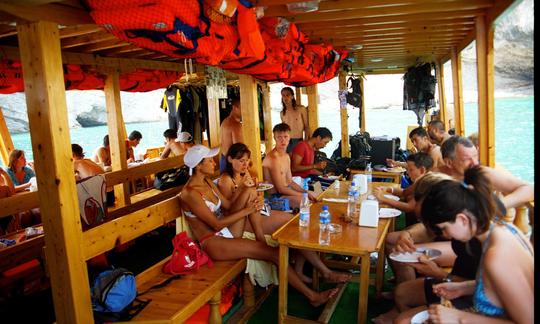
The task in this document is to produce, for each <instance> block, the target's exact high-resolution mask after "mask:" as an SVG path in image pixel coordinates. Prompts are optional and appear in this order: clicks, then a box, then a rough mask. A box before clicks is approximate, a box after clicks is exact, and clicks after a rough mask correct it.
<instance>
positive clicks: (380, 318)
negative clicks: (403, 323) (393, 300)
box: [372, 307, 399, 324]
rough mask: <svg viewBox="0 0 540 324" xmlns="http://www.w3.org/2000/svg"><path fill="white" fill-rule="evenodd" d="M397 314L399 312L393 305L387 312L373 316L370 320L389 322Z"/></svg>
mask: <svg viewBox="0 0 540 324" xmlns="http://www.w3.org/2000/svg"><path fill="white" fill-rule="evenodd" d="M398 315H399V312H398V310H397V309H396V308H395V307H394V308H392V309H391V310H389V311H388V312H386V313H384V314H381V315H379V316H377V317H375V318H374V319H373V320H372V321H373V323H375V324H391V323H392V322H393V321H394V319H395V318H396V317H397V316H398Z"/></svg>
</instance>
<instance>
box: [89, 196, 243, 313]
mask: <svg viewBox="0 0 540 324" xmlns="http://www.w3.org/2000/svg"><path fill="white" fill-rule="evenodd" d="M182 217H183V216H182V209H181V206H180V200H179V199H178V198H177V197H172V198H169V199H167V200H165V201H162V202H160V203H157V204H154V205H151V206H149V207H146V208H144V209H141V210H137V211H135V212H133V213H130V214H127V215H124V216H121V217H119V218H117V219H114V220H111V221H109V222H107V223H104V224H102V225H100V226H98V227H95V228H91V229H89V230H87V231H86V232H83V233H82V235H83V242H84V244H83V246H84V247H83V253H84V256H85V259H87V260H88V259H90V258H92V257H94V256H97V255H99V254H101V253H104V252H106V251H109V250H110V249H112V248H114V247H115V246H116V245H117V244H123V243H126V242H128V241H131V240H133V239H135V238H137V237H139V236H140V235H143V234H144V233H146V232H150V231H152V230H154V229H156V228H158V227H160V226H162V225H166V224H168V223H170V222H172V221H174V220H177V230H186V229H185V228H182V226H183V225H182V224H185V223H184V222H182ZM169 258H170V257H167V258H165V259H164V260H162V261H160V262H158V263H156V264H154V265H153V266H151V267H150V268H148V269H147V270H145V271H143V272H142V273H140V274H139V275H138V276H137V288H138V290H139V292H141V291H145V290H146V289H147V288H149V287H152V286H153V285H155V284H156V283H160V282H163V280H165V279H166V278H168V277H170V276H171V275H168V274H164V273H163V272H162V271H161V268H162V266H163V264H164V263H165V262H166V261H167V260H168V259H169ZM245 267H246V260H245V259H243V260H238V261H227V262H223V261H219V262H214V266H213V267H212V268H209V267H208V266H206V265H205V266H203V267H202V268H201V269H199V270H198V271H196V272H195V273H193V274H189V275H185V276H184V277H182V278H180V279H177V280H174V281H172V282H171V283H169V284H168V285H167V286H165V287H163V288H159V289H153V290H151V291H149V292H147V293H146V294H144V295H143V296H141V298H142V299H151V300H152V301H151V302H150V303H149V304H148V305H147V306H146V307H145V308H144V310H143V311H142V312H141V313H139V314H138V315H137V316H136V317H135V318H133V319H132V320H131V322H152V323H182V322H184V321H186V320H187V319H189V317H190V316H191V315H193V314H194V313H195V312H196V311H197V310H198V309H199V308H201V307H202V306H204V304H205V303H209V304H210V309H211V311H210V315H209V322H210V323H221V315H220V313H219V304H220V299H221V290H222V289H223V287H225V285H226V284H227V283H228V282H230V281H231V280H232V279H234V278H235V277H236V276H238V275H240V274H242V273H243V272H244V270H245ZM253 296H254V294H253V287H252V286H251V283H250V282H249V279H247V276H246V278H244V298H247V300H246V302H245V305H253V304H254V301H253Z"/></svg>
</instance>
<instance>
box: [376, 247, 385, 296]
mask: <svg viewBox="0 0 540 324" xmlns="http://www.w3.org/2000/svg"><path fill="white" fill-rule="evenodd" d="M384 248H385V244H384V243H383V245H382V246H381V248H380V250H379V251H377V270H376V272H375V296H376V297H377V298H379V297H381V291H382V285H383V281H384V262H385V260H386V255H385V253H384Z"/></svg>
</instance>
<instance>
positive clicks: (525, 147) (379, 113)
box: [13, 97, 534, 183]
mask: <svg viewBox="0 0 540 324" xmlns="http://www.w3.org/2000/svg"><path fill="white" fill-rule="evenodd" d="M476 109H477V104H476V103H467V104H465V115H466V119H465V132H466V135H469V134H471V133H473V132H476V131H477V130H478V127H477V125H478V124H477V123H478V114H477V110H476ZM495 111H496V112H495V123H496V126H495V149H496V151H495V154H496V161H497V164H500V165H502V166H503V167H504V168H506V169H507V170H509V171H510V172H511V173H513V174H514V175H516V176H517V177H519V178H521V179H523V180H525V181H528V182H531V183H534V97H526V98H508V99H496V100H495ZM272 121H273V124H276V123H278V122H279V112H277V111H272ZM415 122H416V117H415V115H414V113H413V112H411V111H403V110H402V109H401V108H400V107H390V108H388V109H367V112H366V124H367V131H368V132H369V133H370V134H371V135H372V136H381V135H388V136H391V137H396V136H397V137H400V138H401V143H405V139H406V130H407V125H413V124H415ZM319 124H320V126H325V127H328V128H329V129H330V130H331V131H332V133H333V134H334V140H333V141H332V142H331V143H330V144H328V145H327V147H326V148H325V149H324V151H325V153H327V154H328V156H330V155H331V154H332V152H333V151H334V149H335V148H336V147H337V144H338V142H339V139H340V117H339V110H336V109H325V108H324V107H321V108H320V111H319ZM166 128H168V122H167V121H166V120H165V121H162V122H150V123H133V124H127V125H126V129H127V132H128V134H129V133H130V132H131V131H132V130H135V129H136V130H139V131H140V132H141V133H142V134H143V139H142V141H141V143H140V144H139V146H138V147H137V148H136V153H138V152H144V151H145V150H146V148H147V147H154V146H160V145H163V136H162V134H163V131H164V130H165V129H166ZM356 130H358V110H357V109H349V132H350V133H351V134H352V133H355V132H356ZM105 134H107V127H106V126H98V127H92V128H76V129H71V139H72V140H71V142H72V143H78V144H79V145H81V146H82V147H83V149H84V150H85V152H86V155H87V156H91V155H92V152H93V151H94V150H95V149H96V148H97V147H99V146H100V145H101V143H102V140H103V136H104V135H105ZM13 142H14V145H15V147H17V148H20V149H23V150H24V151H25V152H26V154H27V159H28V160H32V159H33V157H32V152H31V148H32V146H31V143H30V134H28V133H23V134H15V135H13ZM403 146H404V144H402V147H403Z"/></svg>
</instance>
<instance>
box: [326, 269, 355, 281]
mask: <svg viewBox="0 0 540 324" xmlns="http://www.w3.org/2000/svg"><path fill="white" fill-rule="evenodd" d="M351 277H352V275H351V274H350V273H346V272H338V271H329V272H327V273H323V278H324V280H325V281H326V282H330V283H345V282H347V281H349V280H351Z"/></svg>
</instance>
